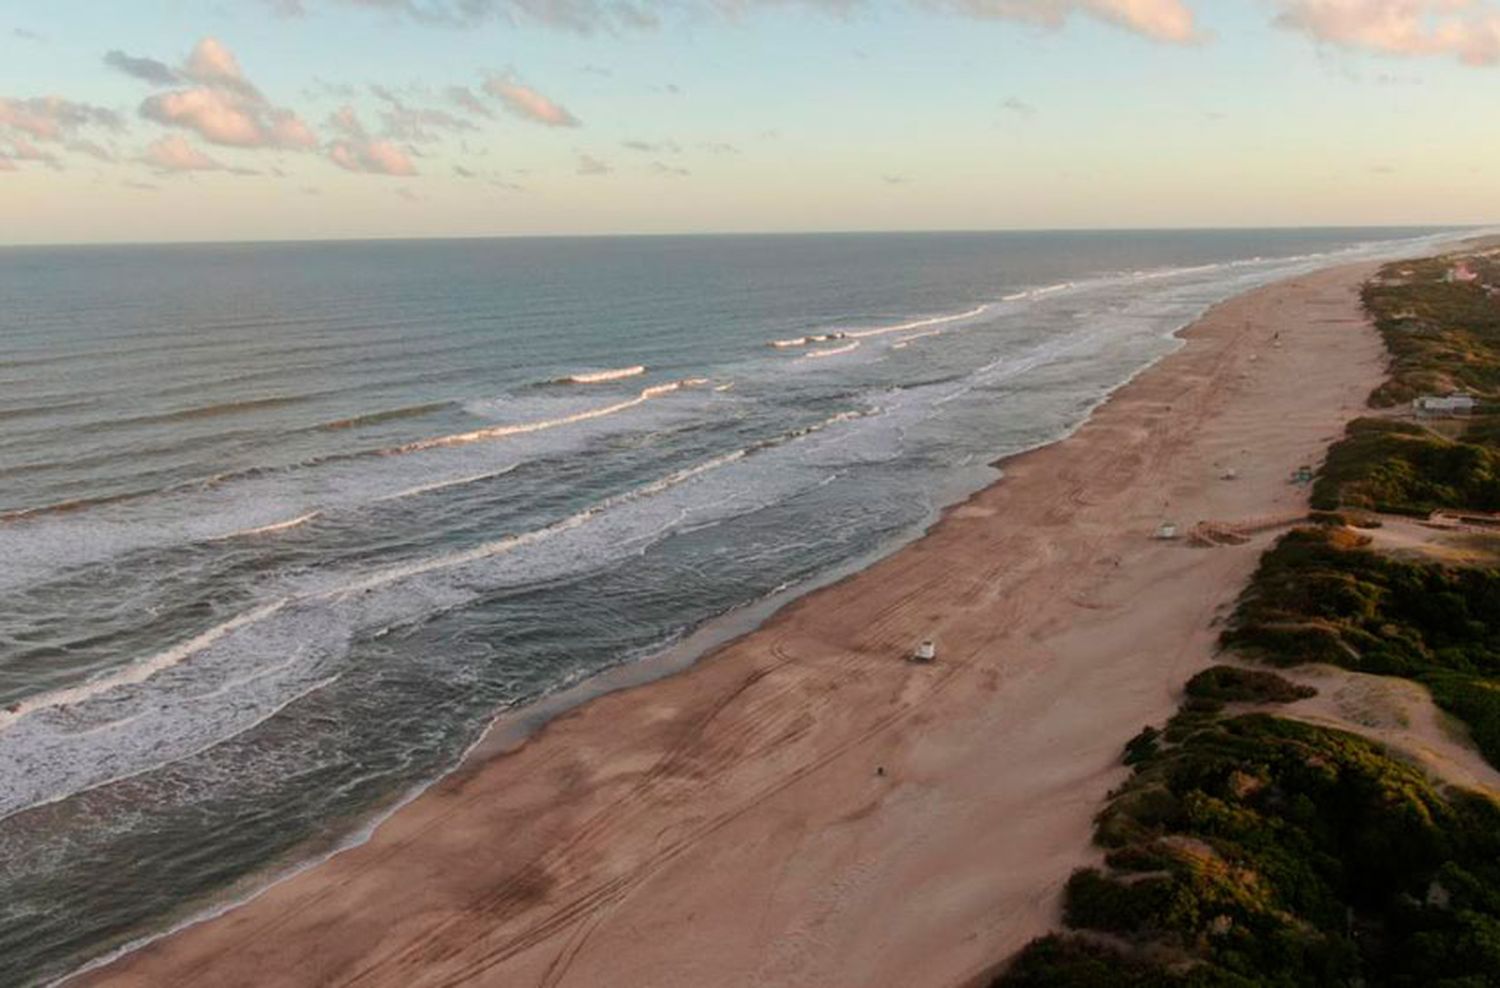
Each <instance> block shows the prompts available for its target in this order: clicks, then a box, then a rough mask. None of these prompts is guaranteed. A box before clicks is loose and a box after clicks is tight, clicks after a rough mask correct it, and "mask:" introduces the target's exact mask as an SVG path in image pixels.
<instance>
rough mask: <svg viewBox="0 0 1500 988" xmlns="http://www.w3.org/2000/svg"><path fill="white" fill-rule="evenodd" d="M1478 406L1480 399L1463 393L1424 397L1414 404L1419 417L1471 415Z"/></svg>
mask: <svg viewBox="0 0 1500 988" xmlns="http://www.w3.org/2000/svg"><path fill="white" fill-rule="evenodd" d="M1478 406H1479V401H1478V399H1476V398H1475V397H1474V396H1473V395H1470V394H1465V393H1464V392H1462V391H1455V392H1453V393H1452V394H1448V395H1423V396H1422V397H1420V398H1418V399H1417V400H1416V401H1414V402H1412V407H1413V408H1414V409H1415V410H1416V412H1417V414H1418V415H1471V414H1473V412H1474V409H1475V408H1477V407H1478Z"/></svg>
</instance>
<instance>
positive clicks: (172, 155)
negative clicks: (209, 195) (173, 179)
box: [141, 134, 226, 172]
mask: <svg viewBox="0 0 1500 988" xmlns="http://www.w3.org/2000/svg"><path fill="white" fill-rule="evenodd" d="M141 160H142V161H144V162H145V163H146V164H148V165H151V166H152V167H153V168H157V169H159V170H161V171H164V172H217V171H224V170H225V169H226V166H225V165H224V163H223V162H221V161H218V160H217V159H215V158H211V157H209V156H208V155H207V154H205V153H204V152H203V151H201V150H199V149H198V148H196V147H194V146H193V144H192V143H191V142H189V141H188V139H187V138H185V137H183V136H182V135H181V134H168V135H167V136H165V137H163V138H161V139H159V140H157V141H155V142H153V143H152V144H151V146H150V147H148V148H146V153H145V155H144V156H143V157H142V159H141Z"/></svg>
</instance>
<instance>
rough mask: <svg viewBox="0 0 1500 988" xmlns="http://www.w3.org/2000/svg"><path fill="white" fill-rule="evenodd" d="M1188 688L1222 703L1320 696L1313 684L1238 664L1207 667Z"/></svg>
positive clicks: (1189, 693) (1284, 700) (1290, 700)
mask: <svg viewBox="0 0 1500 988" xmlns="http://www.w3.org/2000/svg"><path fill="white" fill-rule="evenodd" d="M1186 691H1187V694H1188V696H1191V697H1201V698H1205V699H1209V700H1217V701H1219V702H1221V703H1292V702H1293V701H1296V700H1305V699H1307V698H1308V697H1310V696H1317V695H1318V691H1317V690H1315V689H1313V688H1312V687H1311V686H1299V685H1297V684H1296V683H1293V682H1291V681H1289V680H1287V679H1286V678H1284V677H1282V676H1278V675H1276V673H1274V672H1269V671H1267V670H1263V669H1242V668H1239V667H1238V666H1213V667H1212V668H1209V669H1205V670H1203V671H1202V672H1200V673H1198V675H1196V676H1194V677H1193V678H1192V679H1190V680H1188V684H1187V687H1186ZM1126 764H1129V763H1128V762H1127V763H1126Z"/></svg>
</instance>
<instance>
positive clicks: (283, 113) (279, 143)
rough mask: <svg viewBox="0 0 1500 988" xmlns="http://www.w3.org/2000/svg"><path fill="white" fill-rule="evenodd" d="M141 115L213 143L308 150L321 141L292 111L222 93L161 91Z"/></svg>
mask: <svg viewBox="0 0 1500 988" xmlns="http://www.w3.org/2000/svg"><path fill="white" fill-rule="evenodd" d="M140 113H141V116H143V117H145V118H146V119H147V120H152V121H155V122H156V123H159V124H162V125H163V126H167V127H181V128H183V129H185V130H191V131H195V132H196V133H197V134H198V136H200V137H202V138H203V139H204V140H205V141H208V142H209V143H211V144H223V145H227V146H230V147H242V148H283V149H286V150H294V151H305V150H307V149H308V148H312V147H315V146H316V145H317V143H318V139H317V138H316V137H315V136H313V133H312V130H311V129H309V128H308V126H307V124H305V123H304V122H303V121H302V120H301V119H300V118H298V116H297V115H296V114H295V113H293V112H292V111H291V110H283V109H276V108H272V107H267V106H265V105H263V104H260V103H256V102H252V101H250V100H247V99H245V98H244V97H242V96H239V95H236V94H234V93H229V92H225V91H223V90H220V89H211V88H202V89H179V90H175V91H173V92H170V93H158V94H157V95H155V96H149V97H147V98H146V100H145V102H143V103H141V109H140Z"/></svg>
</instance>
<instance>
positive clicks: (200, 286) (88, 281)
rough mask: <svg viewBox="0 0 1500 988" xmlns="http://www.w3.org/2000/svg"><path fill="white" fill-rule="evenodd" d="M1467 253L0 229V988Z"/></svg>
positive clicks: (1348, 239)
mask: <svg viewBox="0 0 1500 988" xmlns="http://www.w3.org/2000/svg"><path fill="white" fill-rule="evenodd" d="M1436 238H1437V232H1436V231H1425V230H1314V231H1295V232H1293V231H1225V232H1192V233H1171V232H1157V233H1109V234H1090V233H1058V234H929V235H907V234H901V235H894V234H893V235H848V236H801V237H683V238H617V239H536V240H500V241H443V242H382V243H353V244H280V245H253V246H252V245H240V246H193V247H128V248H87V249H85V248H47V249H12V250H0V561H3V562H0V601H3V606H0V983H4V984H12V983H23V984H24V983H29V982H43V981H46V980H49V979H50V978H53V977H55V976H57V975H60V974H62V973H64V972H65V971H67V970H69V969H70V968H71V967H73V966H76V965H77V964H78V963H79V962H81V961H83V960H85V959H87V958H89V957H92V956H96V955H98V954H99V953H101V952H103V951H105V950H107V949H109V948H110V947H111V946H115V945H118V944H120V943H122V942H125V941H127V940H130V939H132V938H136V937H139V936H142V935H146V934H149V933H150V932H151V931H153V930H154V929H157V928H159V927H160V925H161V924H162V923H164V922H166V921H167V920H168V919H169V918H171V917H179V918H180V917H181V916H182V915H185V914H186V913H187V912H190V911H191V910H193V909H196V908H201V907H202V906H203V905H204V904H205V903H207V902H209V901H211V900H212V897H213V896H214V895H215V894H219V893H222V892H223V890H225V889H226V888H228V887H229V886H230V885H231V884H232V883H234V882H236V881H240V880H242V879H244V878H245V877H246V876H252V875H255V874H257V873H261V872H263V870H264V869H265V868H266V867H267V866H268V865H269V864H272V863H275V862H284V861H286V860H292V859H295V858H297V857H299V856H305V855H307V854H311V853H315V852H316V851H317V850H318V849H320V848H324V847H327V846H329V845H331V844H332V843H334V842H337V841H339V840H342V839H344V838H346V837H347V836H348V835H349V834H351V833H353V832H354V831H355V829H356V828H357V826H358V825H359V823H360V821H361V820H362V819H364V818H365V817H366V816H368V814H369V813H370V812H372V811H373V810H375V809H377V808H378V807H380V806H382V805H384V804H387V803H389V801H391V800H392V799H394V798H395V797H397V796H398V795H400V794H401V793H404V792H406V791H408V790H410V788H411V787H412V786H414V785H417V784H419V783H421V782H424V781H426V780H430V779H431V778H433V777H434V776H435V775H437V774H439V773H440V772H441V771H443V770H444V769H446V768H448V767H450V766H451V765H452V764H453V762H454V761H455V759H457V758H458V757H460V755H461V754H462V752H463V751H464V750H465V749H466V747H467V746H469V745H470V744H472V743H473V741H474V740H475V739H476V738H477V737H478V735H479V733H480V732H481V731H482V730H483V728H484V726H485V724H486V723H487V722H488V720H489V719H490V718H491V717H492V716H493V715H494V714H495V713H496V712H497V711H500V710H504V709H507V708H512V707H515V706H516V705H519V704H524V703H526V702H528V701H529V700H533V699H535V698H537V697H539V696H541V695H544V694H546V693H549V692H552V691H555V690H557V689H559V688H561V687H564V686H566V685H569V684H572V683H575V682H578V681H579V680H581V679H583V678H585V677H587V676H589V675H590V674H592V673H595V672H597V671H599V670H601V669H603V668H606V667H609V666H612V665H616V664H619V663H624V662H630V661H634V660H637V659H639V658H641V657H644V656H647V655H650V654H652V653H654V652H656V651H659V650H660V649H662V648H664V647H665V646H667V645H669V644H671V643H672V642H674V641H676V640H678V639H679V638H681V637H682V636H683V635H685V634H686V633H687V632H689V631H691V630H692V629H693V628H695V627H698V626H700V625H701V624H703V623H704V622H705V621H708V620H710V619H712V618H714V617H716V616H719V615H722V614H724V613H726V612H728V611H731V610H733V609H736V608H740V607H744V606H746V605H748V604H750V603H753V602H754V601H757V600H760V599H762V598H764V597H765V596H767V595H768V594H771V593H773V592H776V591H778V590H782V589H785V588H787V587H795V586H797V585H798V584H800V583H803V582H805V581H808V580H811V579H813V578H815V577H817V576H818V575H819V574H822V573H826V572H828V571H829V570H830V569H832V568H835V567H837V566H839V565H840V564H842V563H845V562H847V561H848V560H850V559H853V558H856V557H859V556H863V555H867V554H869V553H871V552H874V551H877V550H879V549H881V548H882V547H887V546H890V545H893V544H895V543H896V542H898V541H899V540H900V539H901V538H903V537H906V536H909V535H910V534H912V533H913V532H914V531H915V530H916V529H918V528H919V527H920V526H921V525H922V524H923V523H924V522H925V521H926V520H927V519H929V518H930V517H931V515H932V512H933V511H934V510H935V508H936V507H938V506H939V502H940V501H941V500H943V499H944V498H947V497H952V496H955V495H956V494H958V493H961V492H962V491H964V490H968V489H972V488H973V487H975V486H977V485H979V484H981V483H984V482H986V481H987V480H989V479H992V478H993V477H994V476H995V474H994V472H993V471H992V470H991V469H990V468H988V467H986V466H985V464H987V463H988V462H990V461H992V460H994V459H995V458H997V457H999V456H1002V455H1005V454H1007V453H1011V452H1015V451H1018V450H1020V449H1025V448H1028V447H1031V446H1034V445H1037V444H1039V443H1043V442H1046V441H1050V440H1052V439H1055V438H1057V437H1058V436H1060V435H1062V434H1063V433H1064V432H1066V431H1067V430H1068V429H1070V428H1072V427H1073V426H1075V425H1076V424H1077V423H1078V422H1079V421H1080V420H1081V419H1082V418H1083V417H1084V416H1085V415H1086V414H1087V412H1088V411H1089V410H1090V409H1091V408H1092V407H1093V406H1094V405H1095V404H1096V403H1097V402H1098V401H1099V400H1100V399H1101V397H1102V396H1103V395H1105V394H1106V393H1107V392H1108V391H1109V390H1111V389H1112V388H1114V387H1116V386H1117V385H1118V384H1120V383H1121V382H1122V381H1124V380H1126V379H1127V378H1128V377H1129V376H1130V375H1132V374H1133V373H1135V372H1137V371H1138V370H1139V369H1140V368H1141V367H1143V366H1145V365H1146V364H1148V363H1149V362H1150V361H1152V360H1154V359H1156V358H1157V357H1160V356H1161V355H1163V354H1164V353H1166V352H1168V351H1169V350H1170V349H1172V347H1173V346H1174V343H1173V341H1172V339H1171V333H1172V332H1173V331H1175V330H1176V329H1178V328H1180V327H1181V326H1182V325H1184V324H1185V323H1186V322H1188V321H1190V320H1191V319H1192V318H1193V317H1194V316H1195V315H1196V314H1198V313H1199V312H1201V311H1202V310H1203V309H1204V308H1205V307H1207V306H1208V305H1211V304H1212V303H1214V302H1216V301H1219V300H1221V299H1223V298H1225V297H1227V296H1229V295H1232V294H1235V293H1237V292H1239V291H1242V290H1244V289H1247V288H1250V287H1254V286H1256V285H1259V284H1263V283H1266V282H1269V281H1272V280H1275V279H1277V278H1280V277H1284V276H1286V275H1289V274H1293V273H1296V272H1299V271H1306V270H1310V269H1312V268H1315V267H1319V266H1324V265H1327V264H1329V263H1333V262H1335V261H1338V260H1341V259H1350V260H1354V259H1359V258H1363V257H1375V256H1396V255H1400V254H1403V253H1419V252H1421V251H1422V250H1424V249H1426V248H1427V247H1428V246H1429V245H1430V244H1431V243H1433V242H1434V241H1435V239H1436ZM775 342H780V343H782V344H784V345H781V346H776V345H773V343H775Z"/></svg>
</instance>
